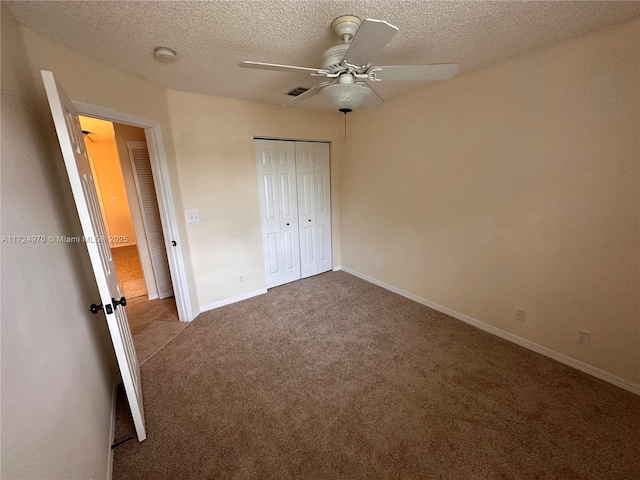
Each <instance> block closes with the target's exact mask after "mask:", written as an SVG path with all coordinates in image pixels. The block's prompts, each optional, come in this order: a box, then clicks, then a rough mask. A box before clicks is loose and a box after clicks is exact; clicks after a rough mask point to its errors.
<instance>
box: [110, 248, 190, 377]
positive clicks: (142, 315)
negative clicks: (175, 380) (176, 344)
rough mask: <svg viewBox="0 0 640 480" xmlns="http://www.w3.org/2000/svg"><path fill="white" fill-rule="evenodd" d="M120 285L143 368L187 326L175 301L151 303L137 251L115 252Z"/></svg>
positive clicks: (166, 300) (130, 249)
mask: <svg viewBox="0 0 640 480" xmlns="http://www.w3.org/2000/svg"><path fill="white" fill-rule="evenodd" d="M111 255H112V257H113V262H114V264H115V267H116V273H117V274H118V282H119V284H120V289H121V291H122V293H123V295H124V296H125V297H126V298H127V310H126V311H127V319H128V320H129V326H130V327H131V333H132V335H133V343H134V345H135V348H136V354H137V356H138V362H139V363H140V364H141V365H142V364H143V363H145V362H146V361H147V360H149V359H150V358H151V357H153V356H154V355H155V354H156V353H158V352H159V351H160V350H162V348H163V347H164V346H165V345H166V344H167V343H169V342H170V341H171V339H172V338H173V337H175V336H176V335H177V334H178V333H180V332H181V331H182V330H183V329H184V328H185V327H186V326H187V324H186V323H181V322H180V321H179V320H178V312H177V310H176V302H175V300H174V299H173V297H171V298H165V299H162V300H149V299H148V298H147V287H146V285H145V282H144V276H143V274H142V267H141V266H140V259H139V257H138V250H137V247H136V246H135V245H134V246H130V247H118V248H112V249H111Z"/></svg>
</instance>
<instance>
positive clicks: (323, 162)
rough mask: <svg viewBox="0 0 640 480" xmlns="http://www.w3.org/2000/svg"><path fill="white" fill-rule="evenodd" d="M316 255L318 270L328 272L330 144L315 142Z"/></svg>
mask: <svg viewBox="0 0 640 480" xmlns="http://www.w3.org/2000/svg"><path fill="white" fill-rule="evenodd" d="M313 157H314V177H315V178H314V180H315V182H314V183H315V197H314V200H315V205H314V207H315V214H316V215H315V217H316V255H317V262H318V272H317V273H323V272H328V271H329V270H331V268H332V261H331V171H330V165H331V164H330V161H329V144H328V143H314V144H313Z"/></svg>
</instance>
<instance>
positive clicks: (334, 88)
mask: <svg viewBox="0 0 640 480" xmlns="http://www.w3.org/2000/svg"><path fill="white" fill-rule="evenodd" d="M331 30H332V31H333V33H335V34H336V35H337V36H338V37H339V38H340V39H342V42H343V43H341V44H339V45H336V46H334V47H331V48H329V49H328V50H327V51H325V52H324V54H323V55H322V67H321V68H310V67H296V66H292V65H278V64H273V63H263V62H250V61H244V62H241V63H240V66H241V67H243V68H257V69H262V70H276V71H282V72H306V73H309V74H310V75H312V76H315V77H326V78H328V79H329V80H327V81H324V82H322V83H319V84H317V85H316V86H314V87H312V88H310V89H309V90H307V91H306V92H304V93H302V94H300V95H298V96H297V97H294V98H293V99H292V100H290V101H288V102H286V103H285V104H284V105H293V104H296V103H300V102H302V101H304V100H306V99H308V98H309V97H312V96H313V95H315V94H316V93H318V92H320V91H322V93H323V94H324V95H326V96H327V97H328V98H329V100H330V101H331V103H332V104H333V106H334V107H336V108H337V109H338V111H340V112H342V113H345V114H346V113H349V112H351V111H353V110H354V109H355V108H358V107H360V106H363V105H364V106H375V105H379V104H381V103H382V102H383V101H384V100H383V99H382V97H381V96H380V95H378V93H376V91H375V90H374V89H373V87H372V86H371V85H370V83H375V82H382V81H400V80H446V79H449V78H451V77H453V76H454V75H455V74H456V73H457V72H458V67H459V66H458V64H457V63H438V64H431V65H392V66H377V65H372V63H371V62H372V61H373V59H374V58H375V56H376V55H377V54H378V52H379V51H380V50H381V49H382V48H383V47H384V46H385V45H386V44H387V43H388V42H389V41H390V40H391V39H392V38H393V36H394V35H395V34H396V33H398V27H395V26H394V25H391V24H390V23H388V22H385V21H384V20H374V19H372V18H367V19H365V20H362V21H360V19H359V18H358V17H355V16H353V15H343V16H340V17H338V18H336V19H335V20H334V21H333V22H332V23H331Z"/></svg>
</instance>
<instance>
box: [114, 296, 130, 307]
mask: <svg viewBox="0 0 640 480" xmlns="http://www.w3.org/2000/svg"><path fill="white" fill-rule="evenodd" d="M111 301H112V302H113V308H114V309H116V308H118V305H122V306H123V307H126V306H127V299H126V298H124V297H120V300H116V299H115V298H112V299H111Z"/></svg>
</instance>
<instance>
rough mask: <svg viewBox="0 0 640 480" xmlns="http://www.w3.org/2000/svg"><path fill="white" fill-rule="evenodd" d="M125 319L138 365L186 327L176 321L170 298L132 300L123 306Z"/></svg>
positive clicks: (176, 316) (174, 308)
mask: <svg viewBox="0 0 640 480" xmlns="http://www.w3.org/2000/svg"><path fill="white" fill-rule="evenodd" d="M127 318H128V320H129V326H130V328H131V333H132V334H133V343H134V345H135V347H136V354H137V355H138V362H139V363H140V364H141V365H142V364H143V363H145V362H146V361H147V360H149V359H150V358H151V357H153V356H154V355H155V354H156V353H158V352H159V351H160V350H162V348H164V346H165V345H166V344H167V343H169V342H170V341H171V339H173V338H174V337H175V336H176V335H178V334H179V333H180V332H181V331H182V330H184V329H185V328H186V327H187V325H188V323H182V322H180V320H179V319H178V312H177V310H176V302H175V300H174V298H173V297H171V298H165V299H162V300H147V297H146V296H144V297H138V298H134V299H132V300H130V301H128V302H127Z"/></svg>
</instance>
